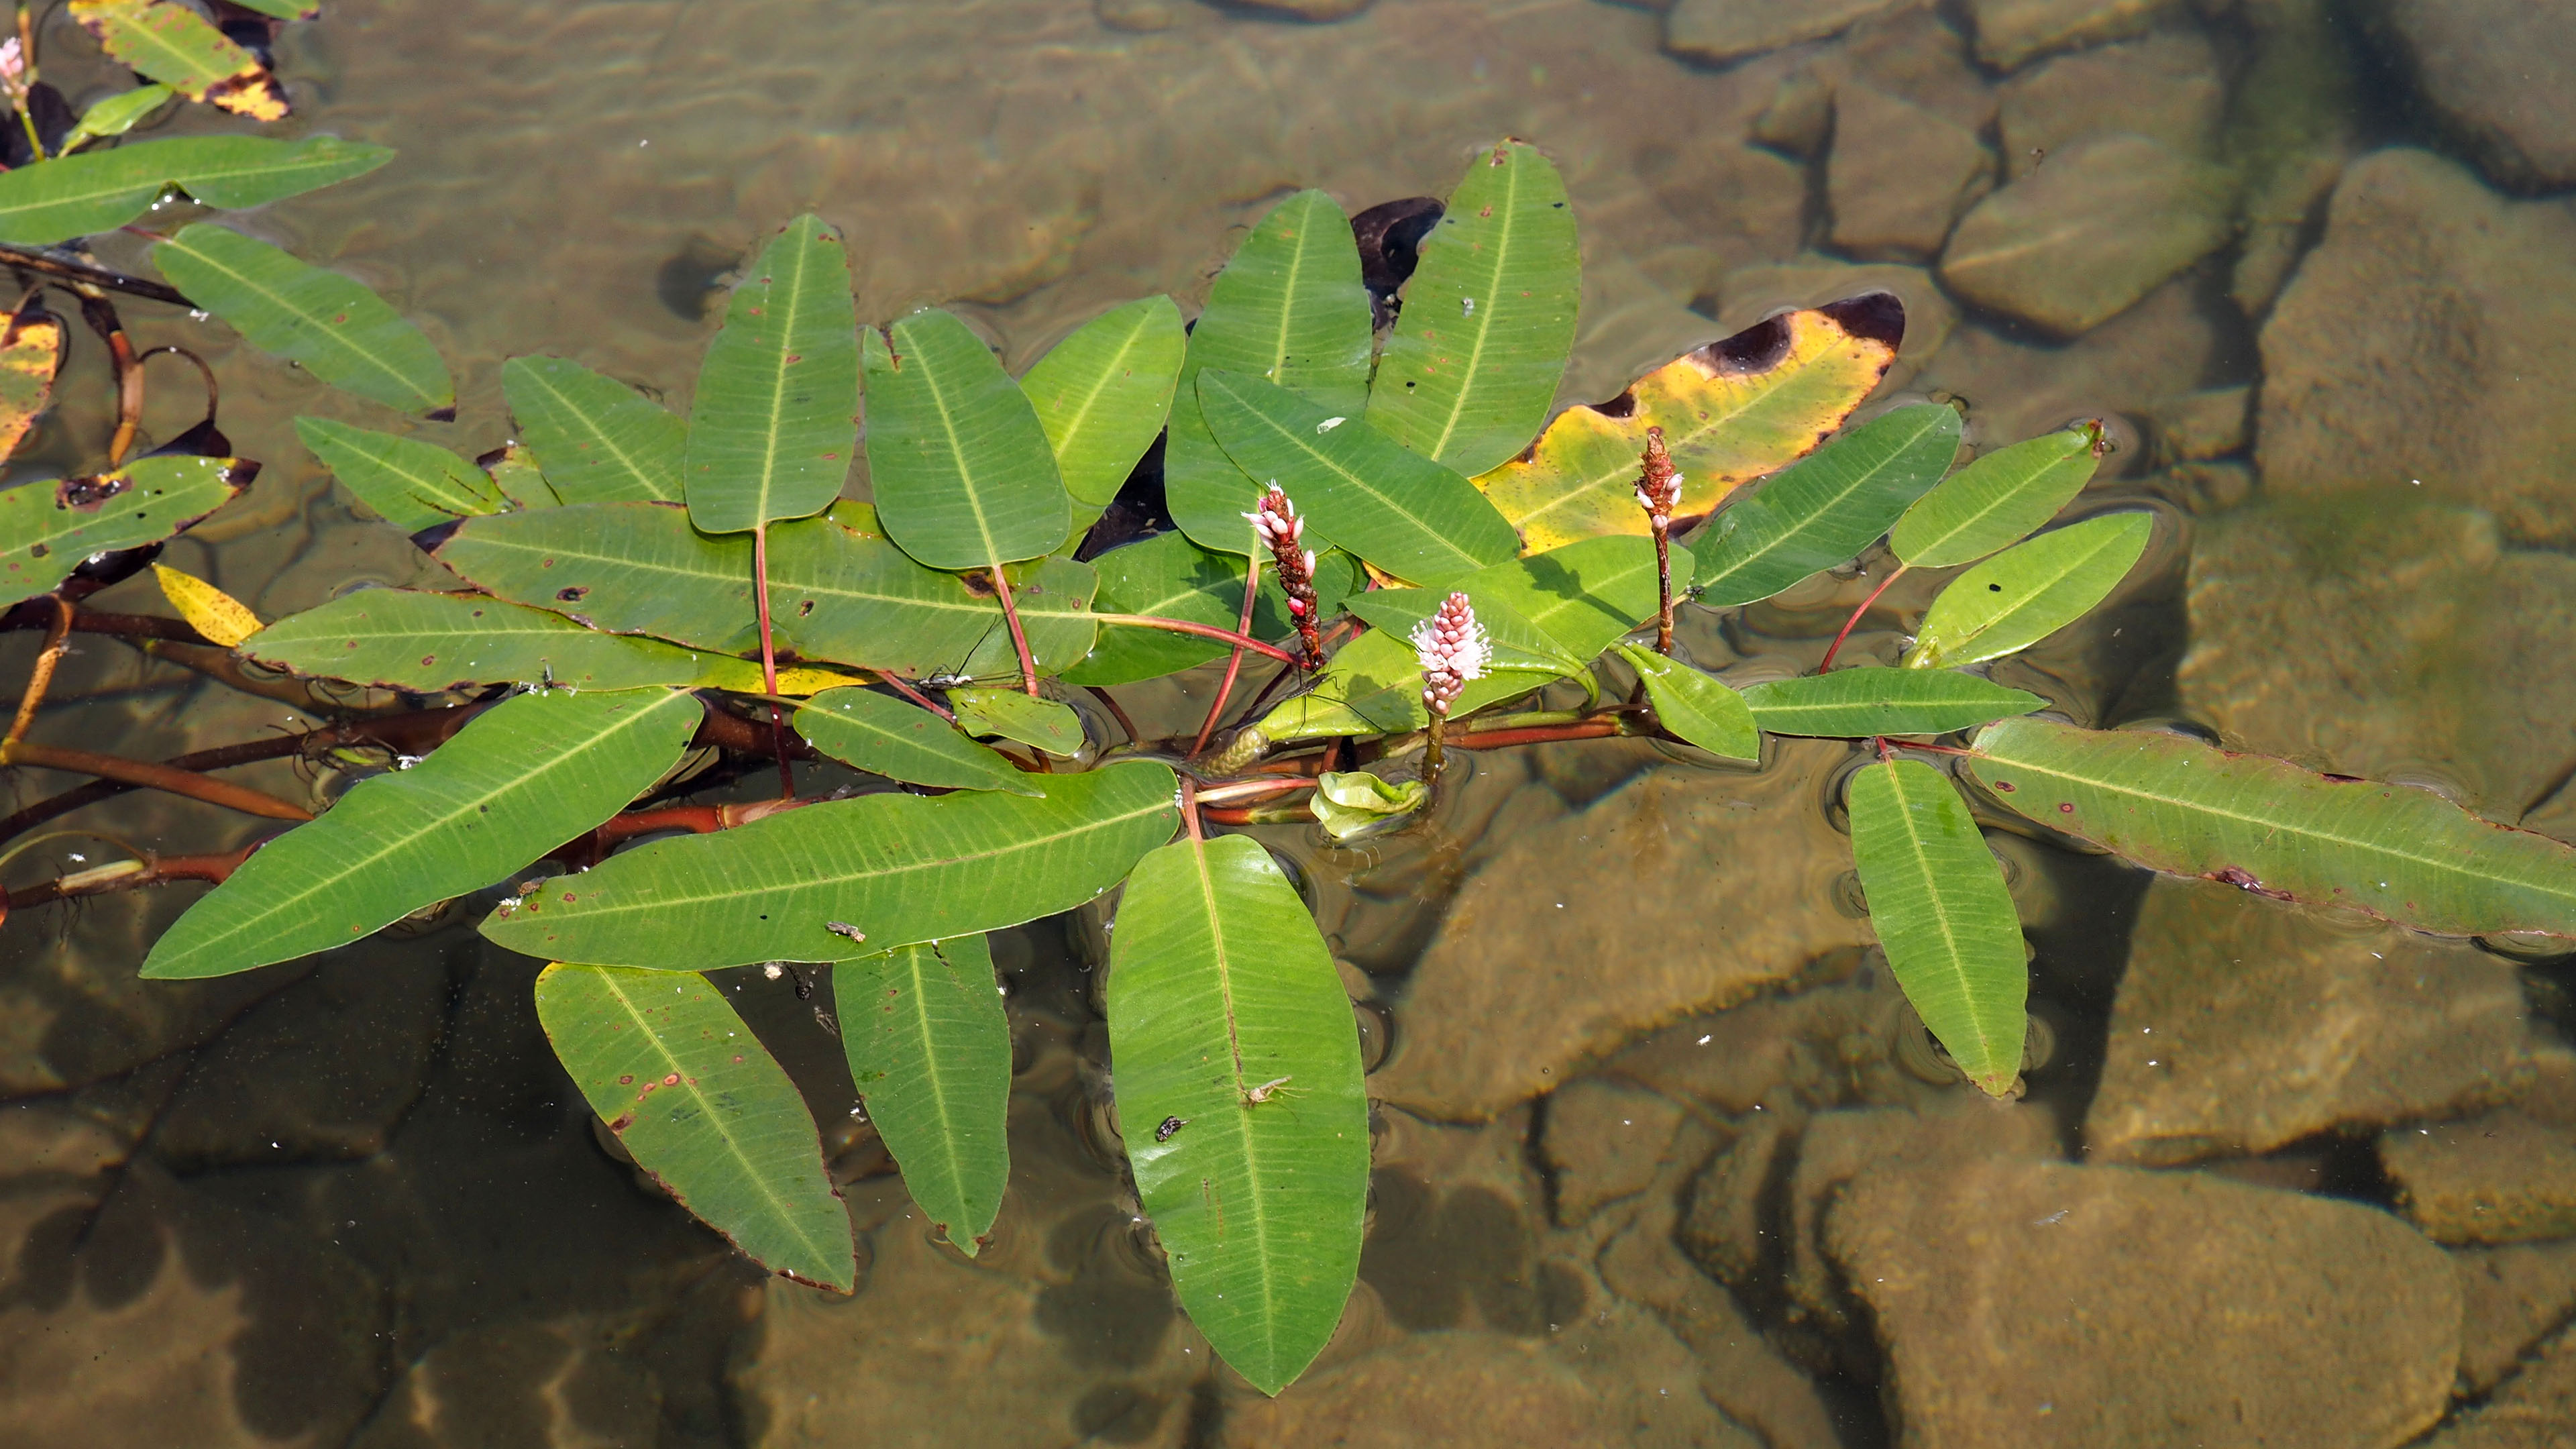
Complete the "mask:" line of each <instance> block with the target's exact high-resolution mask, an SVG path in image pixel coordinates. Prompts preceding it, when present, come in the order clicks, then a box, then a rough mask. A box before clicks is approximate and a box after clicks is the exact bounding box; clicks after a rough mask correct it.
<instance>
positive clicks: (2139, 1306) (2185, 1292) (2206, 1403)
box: [1827, 1159, 2460, 1449]
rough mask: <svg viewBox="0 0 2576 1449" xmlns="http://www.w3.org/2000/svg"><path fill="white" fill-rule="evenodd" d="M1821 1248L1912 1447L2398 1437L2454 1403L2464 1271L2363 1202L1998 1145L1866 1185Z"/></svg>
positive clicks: (2395, 1440)
mask: <svg viewBox="0 0 2576 1449" xmlns="http://www.w3.org/2000/svg"><path fill="white" fill-rule="evenodd" d="M1827 1243H1828V1248H1829V1251H1830V1252H1831V1253H1832V1255H1833V1258H1834V1261H1835V1262H1836V1263H1837V1264H1839V1265H1840V1266H1841V1268H1842V1270H1843V1274H1844V1278H1845V1281H1847V1282H1848V1283H1849V1284H1850V1285H1851V1289H1852V1291H1853V1292H1854V1293H1856V1294H1858V1295H1859V1296H1860V1297H1861V1299H1862V1300H1863V1301H1865V1302H1867V1303H1868V1304H1869V1306H1870V1309H1871V1311H1872V1314H1873V1316H1874V1321H1875V1325H1876V1331H1877V1334H1878V1338H1879V1341H1880V1343H1881V1344H1882V1345H1883V1346H1884V1347H1885V1349H1886V1351H1887V1355H1888V1375H1889V1380H1890V1383H1889V1389H1888V1395H1889V1399H1890V1402H1891V1404H1892V1406H1893V1413H1894V1417H1895V1418H1896V1419H1897V1420H1898V1421H1899V1422H1900V1423H1901V1424H1902V1425H1903V1435H1902V1439H1903V1442H1904V1443H1905V1444H1907V1445H1909V1446H1913V1449H1966V1446H1982V1445H2002V1444H2010V1445H2015V1446H2041V1445H2067V1446H2070V1449H2072V1446H2082V1449H2129V1446H2135V1449H2171V1446H2173V1445H2177V1444H2263V1445H2271V1446H2279V1449H2289V1446H2301V1449H2305V1446H2314V1449H2389V1446H2394V1445H2397V1444H2400V1443H2403V1442H2404V1441H2406V1440H2407V1439H2409V1438H2411V1437H2412V1436H2414V1435H2415V1434H2417V1433H2419V1432H2421V1431H2422V1430H2424V1429H2426V1428H2428V1427H2430V1426H2431V1425H2432V1424H2433V1422H2434V1421H2435V1420H2437V1419H2439V1418H2440V1417H2441V1415H2442V1411H2443V1409H2444V1407H2445V1406H2446V1405H2447V1404H2448V1402H2449V1399H2450V1389H2451V1378H2452V1370H2453V1365H2454V1363H2455V1361H2456V1360H2457V1357H2458V1353H2459V1323H2460V1290H2459V1285H2458V1282H2457V1280H2456V1278H2455V1277H2454V1275H2453V1273H2452V1271H2451V1267H2450V1264H2449V1263H2448V1262H2446V1261H2445V1260H2444V1258H2443V1256H2442V1254H2441V1252H2440V1251H2439V1250H2438V1249H2435V1248H2434V1247H2433V1246H2432V1245H2431V1244H2429V1243H2426V1242H2425V1241H2424V1240H2423V1239H2422V1238H2421V1237H2418V1236H2417V1235H2416V1234H2415V1233H2414V1232H2413V1231H2412V1230H2410V1229H2409V1228H2408V1227H2407V1226H2406V1225H2405V1224H2404V1223H2402V1222H2399V1221H2398V1220H2397V1219H2395V1218H2393V1217H2391V1216H2389V1215H2388V1214H2386V1213H2383V1212H2379V1211H2377V1210H2374V1209H2371V1208H2366V1207H2360V1206H2356V1205H2354V1204H2351V1203H2344V1202H2336V1201H2331V1200H2328V1199H2325V1198H2318V1197H2308V1196H2304V1195H2301V1194H2296V1193H2287V1192H2276V1191H2271V1190H2268V1189H2263V1188H2253V1187H2245V1186H2241V1185H2238V1184H2235V1183H2230V1182H2226V1181H2222V1180H2220V1179H2217V1178H2213V1177H2209V1176H2206V1175H2202V1174H2163V1173H2152V1172H2143V1171H2139V1170H2136V1169H2131V1168H2117V1167H2071V1166H2066V1165H2063V1164H2058V1163H2041V1162H2026V1161H2012V1160H2008V1159H1990V1160H1987V1161H1983V1162H1978V1163H1973V1164H1970V1165H1967V1166H1965V1167H1958V1166H1942V1167H1934V1168H1909V1169H1897V1170H1890V1171H1885V1172H1875V1173H1870V1174H1867V1175H1865V1176H1863V1177H1861V1178H1859V1179H1857V1180H1855V1181H1854V1182H1853V1184H1852V1185H1851V1187H1850V1188H1848V1189H1847V1190H1846V1191H1845V1193H1844V1195H1843V1197H1842V1198H1841V1200H1840V1201H1839V1202H1838V1203H1837V1204H1836V1205H1835V1207H1834V1210H1833V1213H1832V1216H1831V1218H1830V1220H1829V1222H1828V1225H1827ZM2356 1304H2366V1305H2368V1309H2367V1311H2365V1312H2356V1311H2355V1307H2354V1305H2356Z"/></svg>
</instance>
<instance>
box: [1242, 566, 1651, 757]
mask: <svg viewBox="0 0 2576 1449" xmlns="http://www.w3.org/2000/svg"><path fill="white" fill-rule="evenodd" d="M1690 567H1691V559H1690V555H1689V554H1688V553H1687V552H1684V551H1683V550H1680V549H1675V550H1674V551H1673V587H1674V588H1675V589H1676V590H1678V589H1680V588H1682V587H1684V586H1686V585H1688V584H1689V582H1690ZM1453 587H1456V588H1458V589H1462V590H1464V591H1465V592H1466V594H1467V596H1468V597H1469V598H1470V599H1472V600H1474V601H1475V602H1476V606H1477V608H1478V610H1479V611H1482V610H1483V609H1484V608H1485V607H1486V605H1487V603H1489V602H1490V603H1493V604H1496V605H1500V606H1502V607H1504V608H1508V609H1510V610H1512V611H1513V612H1514V613H1517V614H1518V615H1520V617H1522V618H1524V619H1527V620H1528V621H1529V622H1530V623H1531V624H1533V625H1535V626H1537V628H1538V629H1539V630H1540V631H1541V632H1542V633H1544V634H1546V635H1547V636H1548V637H1549V638H1550V639H1553V640H1554V641H1555V642H1556V645H1557V648H1558V650H1559V651H1560V652H1561V655H1562V656H1563V657H1565V658H1571V659H1578V660H1590V659H1593V658H1596V657H1598V656H1599V654H1600V653H1601V651H1602V650H1604V649H1606V648H1608V647H1610V644H1611V642H1612V641H1614V640H1616V639H1617V638H1618V637H1619V636H1620V635H1622V634H1625V633H1627V632H1628V631H1629V630H1630V629H1633V628H1635V627H1636V626H1637V625H1638V624H1639V623H1640V622H1642V621H1643V620H1645V619H1646V618H1647V617H1648V616H1649V615H1651V614H1653V613H1654V612H1655V548H1654V545H1653V544H1652V543H1650V542H1648V541H1647V540H1645V539H1642V538H1594V539H1586V540H1584V541H1583V542H1581V543H1570V544H1567V545H1566V546H1565V547H1563V548H1558V549H1550V550H1549V551H1548V552H1546V553H1540V554H1531V555H1529V556H1528V557H1525V558H1516V559H1513V560H1511V561H1510V562H1508V563H1500V564H1496V565H1494V566H1493V567H1491V568H1486V569H1481V570H1478V571H1477V572H1476V573H1474V574H1472V575H1470V576H1468V577H1467V578H1466V579H1464V580H1462V581H1460V582H1459V583H1457V584H1456V585H1454V586H1453ZM1555 674H1556V669H1555V667H1554V666H1551V667H1550V668H1549V670H1548V671H1547V672H1545V673H1531V672H1525V671H1519V670H1495V671H1492V672H1490V673H1488V674H1487V675H1486V676H1485V677H1484V678H1482V679H1476V680H1471V681H1469V682H1468V684H1467V687H1466V689H1465V691H1464V692H1462V693H1461V694H1460V695H1459V696H1458V699H1457V701H1456V702H1455V703H1453V704H1452V705H1451V706H1450V714H1451V715H1452V717H1457V716H1462V715H1465V714H1467V713H1469V712H1471V711H1474V710H1478V709H1482V708H1484V707H1485V706H1486V705H1489V704H1493V703H1496V702H1498V701H1501V700H1505V699H1509V698H1511V697H1512V696H1514V695H1517V694H1524V693H1527V692H1528V691H1530V690H1533V689H1536V688H1538V687H1539V686H1541V685H1543V684H1545V683H1547V682H1548V680H1549V679H1551V678H1553V677H1555ZM1430 720H1431V716H1430V714H1429V713H1428V712H1427V711H1425V710H1424V709H1423V707H1422V667H1421V664H1420V662H1419V661H1418V660H1417V659H1416V658H1415V656H1414V652H1413V646H1412V644H1410V643H1409V642H1407V641H1406V640H1405V639H1404V637H1403V636H1402V635H1401V634H1390V633H1389V632H1387V631H1386V630H1383V629H1372V630H1370V631H1369V632H1367V633H1365V634H1362V635H1361V636H1360V637H1359V638H1357V639H1355V640H1353V641H1351V642H1350V643H1349V644H1347V645H1345V646H1343V648H1342V649H1341V650H1340V652H1338V653H1336V654H1335V655H1334V656H1333V658H1332V662H1331V663H1329V664H1327V665H1325V666H1324V672H1323V674H1322V676H1321V677H1320V678H1319V679H1318V680H1317V682H1316V686H1315V688H1313V689H1312V690H1309V691H1307V692H1306V693H1305V694H1302V695H1300V696H1298V697H1297V698H1295V699H1292V700H1289V701H1288V702H1287V703H1286V704H1283V705H1281V706H1280V707H1279V708H1277V709H1275V710H1273V711H1271V713H1270V714H1269V716H1268V717H1267V718H1265V719H1263V720H1262V722H1261V730H1262V733H1263V734H1265V735H1267V736H1269V737H1270V738H1271V739H1272V740H1275V741H1286V740H1294V739H1325V738H1330V737H1331V736H1334V735H1364V734H1398V733H1401V732H1403V731H1405V730H1416V729H1421V728H1422V727H1423V726H1425V725H1427V724H1429V723H1430Z"/></svg>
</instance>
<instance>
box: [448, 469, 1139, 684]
mask: <svg viewBox="0 0 2576 1449" xmlns="http://www.w3.org/2000/svg"><path fill="white" fill-rule="evenodd" d="M437 553H438V558H439V560H440V561H441V562H443V563H445V564H446V565H447V566H448V567H450V568H452V569H454V570H455V571H456V572H457V573H458V574H460V575H462V576H463V577H465V578H467V579H469V580H471V581H472V582H474V583H475V584H476V585H478V586H480V587H482V588H484V589H488V590H490V591H491V592H492V593H494V594H496V595H498V596H500V597H501V598H504V599H509V600H511V601H513V602H516V603H523V604H529V605H533V606H535V607H538V608H544V609H551V610H554V611H556V612H558V613H563V614H566V615H569V616H571V617H573V618H576V619H579V620H581V621H582V622H584V623H587V624H590V625H592V626H594V627H596V628H601V629H608V630H613V631H615V632H618V633H633V634H652V635H655V636H658V637H660V638H665V639H669V640H672V641H673V642H675V643H681V644H689V645H694V646H697V647H700V648H706V649H713V650H717V651H719V652H722V653H727V654H733V653H744V654H748V653H751V652H753V651H755V650H757V649H758V648H759V629H758V623H757V617H756V614H755V611H754V608H753V605H752V598H751V539H750V538H749V537H748V536H745V535H740V534H734V535H725V536H716V535H711V534H706V533H701V532H699V531H698V530H697V529H695V528H693V527H691V526H690V523H689V519H688V515H687V513H686V512H685V511H684V510H682V509H680V508H678V507H675V506H673V505H670V504H660V503H596V504H578V505H572V506H567V507H564V508H554V509H546V510H542V511H538V512H526V513H505V514H500V515H497V516H494V517H491V518H477V519H470V520H468V521H467V522H466V523H465V524H464V525H463V526H462V527H460V528H458V529H457V531H456V532H455V534H454V535H453V536H451V537H450V538H449V539H448V540H447V541H446V542H445V543H443V544H441V545H440V546H439V548H438V551H437ZM1007 573H1008V576H1009V577H1010V579H1011V580H1012V583H1011V589H1012V593H1013V596H1014V597H1015V598H1016V600H1017V601H1018V605H1019V611H1020V623H1021V626H1022V628H1023V629H1024V630H1025V631H1026V633H1027V635H1028V641H1029V648H1030V650H1031V651H1032V652H1033V653H1034V654H1035V655H1036V658H1037V662H1038V668H1039V669H1040V670H1042V671H1048V672H1053V671H1055V670H1060V669H1065V668H1069V667H1070V666H1072V665H1073V664H1074V663H1075V662H1076V661H1077V660H1080V659H1081V658H1082V657H1083V655H1084V654H1085V653H1087V652H1089V650H1090V648H1091V641H1092V632H1093V625H1092V622H1091V615H1090V604H1091V594H1092V591H1093V589H1094V588H1096V587H1097V582H1098V581H1097V579H1096V578H1095V577H1094V575H1093V574H1092V571H1091V567H1090V565H1088V564H1081V563H1076V562H1074V561H1073V560H1071V559H1066V558H1048V559H1042V560H1039V561H1037V562H1034V563H1028V564H1015V565H1013V566H1012V567H1011V568H1010V569H1009V570H1008V571H1007ZM978 582H980V581H978ZM769 603H770V610H771V613H772V616H773V618H774V620H775V634H776V638H777V640H778V641H779V643H780V645H781V647H783V648H789V649H793V650H794V651H795V652H796V653H797V654H799V655H801V656H802V657H804V658H807V659H828V660H834V661H837V662H840V663H844V664H855V665H861V666H865V667H869V668H880V669H886V670H890V671H892V672H894V673H897V674H904V675H913V676H921V677H927V676H932V675H938V676H944V677H961V678H962V677H974V676H978V675H993V676H996V677H1001V676H1008V677H1012V678H1017V677H1018V675H1019V662H1018V657H1017V655H1016V654H1015V653H1014V651H1013V650H1012V647H1011V639H1010V631H1009V629H1008V627H1007V625H1006V624H1005V621H1004V620H1003V618H1002V610H1001V604H1000V602H999V601H998V600H997V599H996V598H995V597H994V596H993V594H992V592H991V590H990V589H989V587H986V588H980V589H979V588H978V587H976V585H975V584H972V583H969V582H968V581H967V580H965V579H962V578H960V577H959V576H957V575H955V574H946V573H941V572H939V571H937V570H935V569H926V568H923V567H922V566H921V565H920V564H917V563H915V562H913V561H912V559H911V558H910V557H909V556H907V555H906V554H905V553H904V552H903V551H902V550H901V549H898V548H896V547H895V546H894V545H893V544H891V543H888V542H887V541H886V540H884V539H882V538H874V537H869V536H866V535H863V534H860V533H857V532H855V531H853V530H851V529H848V528H844V527H842V526H841V525H839V524H837V523H834V522H832V521H831V520H829V519H823V518H811V519H797V520H793V521H791V522H786V523H781V524H778V525H776V526H774V527H772V528H771V529H770V530H769Z"/></svg>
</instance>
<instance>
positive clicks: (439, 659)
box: [241, 589, 760, 694]
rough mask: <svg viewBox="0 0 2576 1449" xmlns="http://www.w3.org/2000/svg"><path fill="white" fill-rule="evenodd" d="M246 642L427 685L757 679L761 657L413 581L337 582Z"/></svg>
mask: <svg viewBox="0 0 2576 1449" xmlns="http://www.w3.org/2000/svg"><path fill="white" fill-rule="evenodd" d="M241 652H242V653H243V654H245V655H247V656H248V657H250V658H252V659H255V660H257V661H259V662H260V663H262V664H265V665H268V666H269V667H270V668H272V669H283V670H286V671H287V672H289V673H292V674H300V675H303V676H304V677H306V678H308V679H345V680H348V681H349V682H351V683H353V684H372V685H375V686H378V687H380V688H384V689H408V690H412V691H414V692H416V693H423V694H434V693H436V692H438V691H439V690H443V689H463V688H466V687H467V686H469V685H476V684H551V685H561V686H563V687H565V688H568V689H641V688H644V687H646V686H648V685H656V684H668V685H688V686H698V685H707V686H713V687H716V688H722V689H753V690H756V689H758V688H759V687H760V668H759V666H758V665H756V664H751V663H749V662H748V661H745V660H741V659H734V658H730V657H728V656H724V655H719V654H714V653H707V652H701V651H699V650H695V649H684V648H682V647H681V646H679V645H677V644H666V643H664V642H663V641H661V640H659V639H636V638H629V637H627V636H625V635H622V634H602V633H599V632H598V631H596V630H592V629H585V628H583V627H581V626H580V625H579V624H576V623H574V622H572V621H571V620H569V619H566V618H563V617H562V616H560V615H556V614H549V613H546V612H545V611H544V610H541V609H530V608H525V607H522V606H521V605H518V604H508V603H503V602H502V601H501V600H499V599H492V598H486V597H484V596H482V595H480V594H433V593H425V592H420V591H416V590H412V589H359V590H356V591H355V592H352V593H347V594H342V595H341V596H340V597H338V598H336V599H331V600H329V601H327V602H324V603H321V604H318V605H316V606H314V607H313V608H310V609H307V610H305V611H304V612H303V613H300V614H291V615H289V616H287V617H286V618H283V619H280V620H278V621H277V622H276V623H274V624H271V625H269V626H268V627H267V628H265V629H262V630H260V631H259V632H258V633H256V634H253V635H252V636H250V638H248V639H247V640H244V641H243V643H242V645H241ZM746 670H747V671H748V672H747V673H746Z"/></svg>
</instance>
